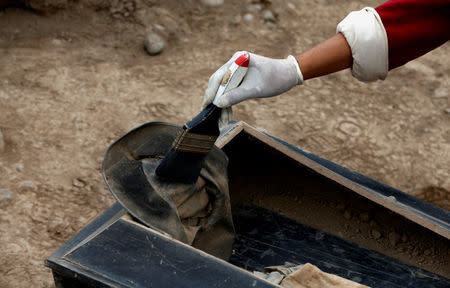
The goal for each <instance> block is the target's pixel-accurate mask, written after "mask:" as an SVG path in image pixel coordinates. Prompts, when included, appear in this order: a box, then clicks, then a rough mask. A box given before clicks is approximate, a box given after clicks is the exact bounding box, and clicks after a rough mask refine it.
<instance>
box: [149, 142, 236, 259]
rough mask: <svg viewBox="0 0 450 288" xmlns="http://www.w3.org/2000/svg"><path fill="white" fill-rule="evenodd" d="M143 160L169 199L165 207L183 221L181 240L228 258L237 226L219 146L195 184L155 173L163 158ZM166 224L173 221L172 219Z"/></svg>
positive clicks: (152, 179) (155, 185) (159, 190)
mask: <svg viewBox="0 0 450 288" xmlns="http://www.w3.org/2000/svg"><path fill="white" fill-rule="evenodd" d="M141 161H142V167H143V170H144V173H145V175H146V177H147V179H148V182H149V183H150V185H151V186H152V188H153V191H154V193H157V194H158V195H159V196H160V197H161V198H163V199H164V200H165V201H166V202H167V203H169V206H166V207H164V209H171V210H173V211H174V212H175V213H176V215H177V217H178V221H179V223H181V224H182V227H183V231H179V232H178V233H177V234H178V235H180V236H178V240H181V241H183V242H185V243H187V244H190V245H193V246H194V247H196V248H198V249H201V250H203V251H205V252H207V253H210V254H212V255H214V256H217V257H220V258H222V259H228V258H229V256H230V255H231V247H232V245H233V241H234V228H233V222H232V218H231V207H230V196H229V191H228V177H227V165H228V160H227V158H226V156H225V154H224V153H223V152H222V151H220V150H215V151H213V152H211V153H210V154H209V155H208V157H207V159H206V161H205V163H204V165H203V168H202V170H201V171H200V177H199V178H198V180H197V182H196V183H194V184H180V183H171V182H166V181H162V180H160V179H159V178H158V177H157V176H155V169H156V167H158V165H159V163H160V161H161V160H160V159H157V158H146V159H142V160H141ZM167 225H171V224H170V222H167ZM177 227H180V226H178V225H177ZM171 229H173V228H172V227H171V228H170V229H168V230H171ZM177 229H180V228H177Z"/></svg>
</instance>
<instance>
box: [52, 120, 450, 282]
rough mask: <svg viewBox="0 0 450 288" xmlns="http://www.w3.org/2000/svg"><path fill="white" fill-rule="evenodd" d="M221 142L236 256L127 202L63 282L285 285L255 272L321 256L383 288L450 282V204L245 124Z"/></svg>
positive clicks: (66, 249) (99, 227) (55, 266)
mask: <svg viewBox="0 0 450 288" xmlns="http://www.w3.org/2000/svg"><path fill="white" fill-rule="evenodd" d="M151 125H152V123H148V124H145V125H143V126H142V127H140V129H145V128H146V127H149V126H151ZM216 145H217V146H219V147H220V148H222V149H223V151H225V152H226V154H227V155H228V157H229V160H230V163H229V185H230V195H231V202H232V212H233V221H234V224H235V228H236V241H235V244H234V251H233V255H232V256H231V259H230V261H229V262H225V261H223V260H220V259H218V258H215V257H213V256H211V255H209V254H207V253H204V252H203V251H200V250H197V249H195V248H193V247H190V246H188V245H185V244H183V243H181V242H179V241H176V240H173V239H171V238H170V237H169V236H167V235H164V234H161V233H159V232H157V231H155V230H152V229H150V228H148V227H145V226H143V225H141V224H139V223H138V222H136V221H134V220H133V219H132V218H131V217H130V216H129V215H128V214H127V213H126V211H125V210H124V209H123V208H122V207H121V206H120V205H119V204H118V203H116V204H114V205H113V206H112V207H111V208H109V209H108V210H107V211H105V212H104V213H103V214H102V215H100V216H99V217H98V218H96V219H95V220H94V221H92V222H91V223H90V224H89V225H88V226H87V227H85V228H84V229H83V230H82V231H80V232H79V233H78V234H76V235H75V236H74V237H73V238H72V239H70V240H69V241H68V242H67V243H65V244H64V245H63V246H62V247H61V248H59V249H58V250H57V251H56V252H54V253H53V254H52V255H51V256H50V257H49V258H48V259H47V261H46V265H47V266H48V267H50V268H51V269H52V271H53V275H54V278H55V284H56V286H57V287H103V286H106V287H227V288H229V287H277V286H276V285H273V284H271V283H269V282H267V281H265V280H261V279H259V278H257V277H255V276H254V275H253V274H252V273H251V272H252V271H255V270H259V271H261V270H262V269H263V268H264V267H266V266H271V265H282V264H284V263H285V262H291V263H296V264H301V263H306V262H310V263H312V264H314V265H316V266H318V267H319V268H320V269H322V270H323V271H325V272H328V273H334V274H337V275H339V276H341V277H344V278H347V279H350V280H353V281H356V282H359V283H362V284H365V285H369V286H372V287H450V280H449V279H448V278H449V275H450V262H449V261H450V260H449V258H450V255H449V254H448V253H450V252H449V251H450V250H449V249H450V241H449V239H450V213H449V212H448V211H445V210H443V209H440V208H438V207H435V206H433V205H431V204H428V203H426V202H424V201H421V200H419V199H417V198H415V197H412V196H410V195H408V194H406V193H403V192H401V191H398V190H396V189H394V188H392V187H389V186H387V185H384V184H382V183H379V182H377V181H375V180H372V179H370V178H368V177H366V176H364V175H361V174H358V173H356V172H354V171H351V170H349V169H346V168H344V167H342V166H339V165H337V164H336V163H333V162H331V161H328V160H326V159H323V158H320V157H318V156H317V155H314V154H311V153H308V152H306V151H303V150H301V149H299V148H297V147H294V146H292V145H290V144H288V143H286V142H284V141H282V140H280V139H277V138H275V137H272V136H270V135H268V134H265V133H262V132H260V131H257V130H256V129H254V128H252V127H250V126H248V125H247V124H245V123H243V122H237V123H234V124H233V125H231V126H230V127H229V128H228V130H227V131H226V132H225V133H222V135H221V137H220V138H219V139H218V141H217V142H216ZM411 247H412V248H411Z"/></svg>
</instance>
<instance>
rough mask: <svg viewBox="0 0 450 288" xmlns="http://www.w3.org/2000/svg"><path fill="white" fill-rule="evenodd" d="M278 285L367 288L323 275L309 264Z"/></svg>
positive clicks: (334, 276)
mask: <svg viewBox="0 0 450 288" xmlns="http://www.w3.org/2000/svg"><path fill="white" fill-rule="evenodd" d="M280 285H281V287H286V288H369V287H368V286H365V285H362V284H359V283H356V282H353V281H351V280H348V279H345V278H342V277H339V276H337V275H334V274H329V273H325V272H323V271H322V270H320V269H319V268H317V267H316V266H314V265H312V264H310V263H306V264H305V265H303V266H302V267H301V268H300V269H298V270H297V271H295V272H293V273H291V274H288V275H287V276H286V278H284V279H283V280H282V281H281V284H280Z"/></svg>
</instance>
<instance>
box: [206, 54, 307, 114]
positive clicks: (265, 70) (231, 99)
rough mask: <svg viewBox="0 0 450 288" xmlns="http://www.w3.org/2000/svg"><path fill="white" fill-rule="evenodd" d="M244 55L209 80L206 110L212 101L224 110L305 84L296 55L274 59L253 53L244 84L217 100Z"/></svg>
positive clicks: (235, 55) (226, 64)
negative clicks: (226, 78)
mask: <svg viewBox="0 0 450 288" xmlns="http://www.w3.org/2000/svg"><path fill="white" fill-rule="evenodd" d="M243 53H245V52H243V51H239V52H236V53H234V55H233V57H231V59H230V60H229V61H228V62H227V63H225V64H224V65H223V66H222V67H220V68H219V70H217V71H216V72H215V73H214V74H213V75H212V76H211V78H209V83H208V88H207V89H206V91H205V97H204V99H203V105H202V108H205V107H206V106H207V105H208V104H210V103H212V102H213V103H214V104H215V105H216V106H218V107H220V108H226V107H230V106H231V105H234V104H236V103H239V102H242V101H244V100H246V99H251V98H264V97H272V96H276V95H279V94H281V93H283V92H286V91H288V90H289V89H291V88H292V87H294V86H295V85H300V84H302V83H303V75H302V73H301V71H300V67H299V66H298V63H297V60H296V59H295V57H294V56H292V55H289V56H288V57H287V58H286V59H272V58H267V57H263V56H260V55H257V54H253V53H249V54H250V64H249V67H248V71H247V74H246V75H245V77H244V80H243V81H242V83H241V85H239V86H238V87H237V88H235V89H232V90H230V91H228V92H225V93H224V94H222V95H217V97H216V93H217V89H218V88H219V86H220V82H221V81H222V78H223V77H224V75H225V73H226V71H227V69H228V67H229V66H230V65H231V63H233V61H235V60H236V59H237V58H238V57H239V56H240V55H242V54H243Z"/></svg>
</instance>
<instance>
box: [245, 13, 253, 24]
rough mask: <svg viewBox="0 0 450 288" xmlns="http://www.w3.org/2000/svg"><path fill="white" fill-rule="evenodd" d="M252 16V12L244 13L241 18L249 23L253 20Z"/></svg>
mask: <svg viewBox="0 0 450 288" xmlns="http://www.w3.org/2000/svg"><path fill="white" fill-rule="evenodd" d="M253 18H254V17H253V14H251V13H246V14H245V15H244V17H243V18H242V19H244V22H247V23H250V22H252V21H253Z"/></svg>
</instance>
